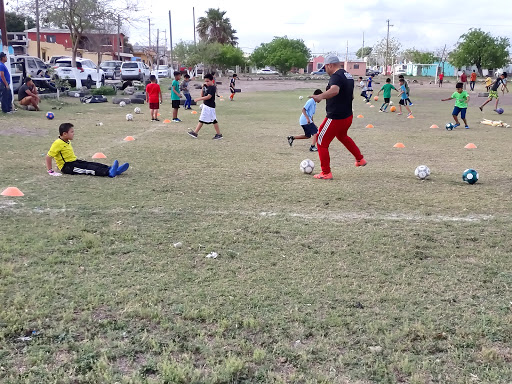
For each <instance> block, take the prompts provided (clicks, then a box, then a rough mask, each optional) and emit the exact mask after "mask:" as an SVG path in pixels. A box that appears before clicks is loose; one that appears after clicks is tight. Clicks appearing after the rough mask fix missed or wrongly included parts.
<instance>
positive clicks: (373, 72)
mask: <svg viewBox="0 0 512 384" xmlns="http://www.w3.org/2000/svg"><path fill="white" fill-rule="evenodd" d="M377 75H380V72H379V71H376V70H374V69H369V68H366V76H377Z"/></svg>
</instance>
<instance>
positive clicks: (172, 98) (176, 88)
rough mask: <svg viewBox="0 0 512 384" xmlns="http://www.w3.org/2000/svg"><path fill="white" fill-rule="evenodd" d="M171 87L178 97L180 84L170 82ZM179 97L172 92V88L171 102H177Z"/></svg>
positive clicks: (175, 81) (174, 81)
mask: <svg viewBox="0 0 512 384" xmlns="http://www.w3.org/2000/svg"><path fill="white" fill-rule="evenodd" d="M172 87H174V90H175V91H176V93H177V94H178V95H179V94H180V82H179V81H178V80H173V81H172ZM179 99H180V97H179V96H177V95H176V94H175V93H174V92H173V91H172V88H171V100H179Z"/></svg>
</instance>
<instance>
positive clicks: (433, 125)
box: [430, 124, 439, 128]
mask: <svg viewBox="0 0 512 384" xmlns="http://www.w3.org/2000/svg"><path fill="white" fill-rule="evenodd" d="M430 128H439V127H438V126H437V125H435V124H432V125H431V126H430Z"/></svg>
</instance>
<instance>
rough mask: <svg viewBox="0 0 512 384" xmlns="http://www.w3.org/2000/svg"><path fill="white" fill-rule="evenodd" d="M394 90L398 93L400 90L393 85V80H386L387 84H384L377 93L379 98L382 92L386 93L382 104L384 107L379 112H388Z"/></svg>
mask: <svg viewBox="0 0 512 384" xmlns="http://www.w3.org/2000/svg"><path fill="white" fill-rule="evenodd" d="M392 89H394V90H395V91H396V92H397V93H398V89H396V88H395V86H394V85H393V84H391V79H390V78H389V77H388V78H387V79H386V84H384V85H383V86H382V88H381V89H380V90H379V92H378V93H377V96H378V95H380V93H381V92H382V91H384V104H382V106H381V107H380V109H379V112H387V111H386V109H387V107H388V106H389V101H390V100H391V90H392Z"/></svg>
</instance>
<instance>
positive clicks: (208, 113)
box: [199, 104, 217, 124]
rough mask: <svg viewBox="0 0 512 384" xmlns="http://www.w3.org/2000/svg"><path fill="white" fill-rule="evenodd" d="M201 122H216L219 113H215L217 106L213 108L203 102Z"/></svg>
mask: <svg viewBox="0 0 512 384" xmlns="http://www.w3.org/2000/svg"><path fill="white" fill-rule="evenodd" d="M199 122H201V123H204V124H212V123H216V122H217V115H216V113H215V108H212V107H209V106H207V105H205V104H202V108H201V116H199Z"/></svg>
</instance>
